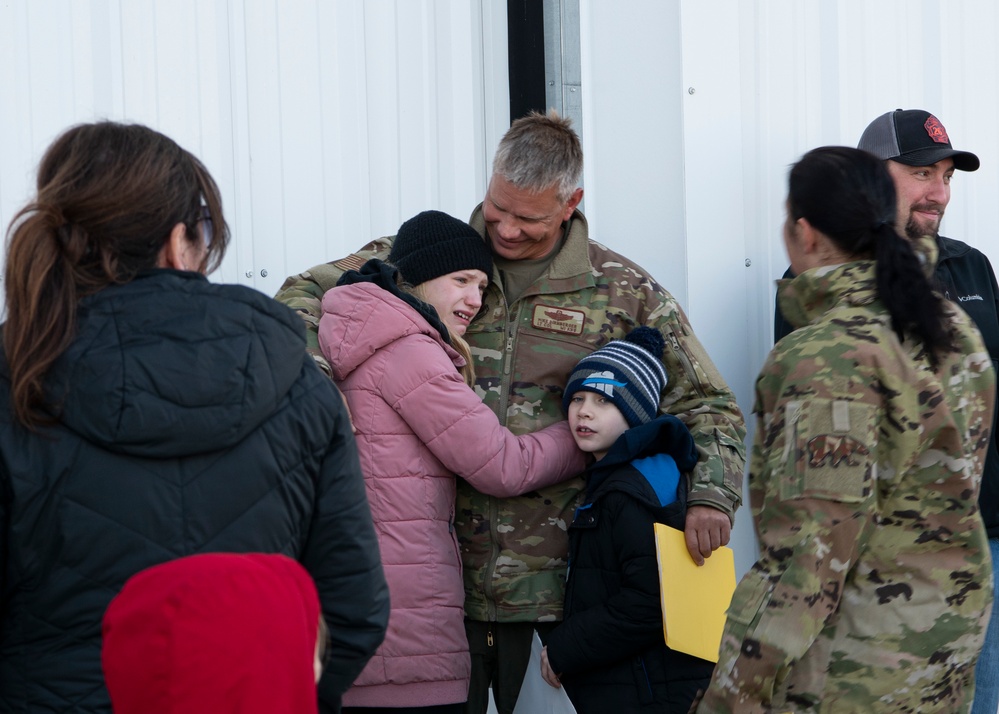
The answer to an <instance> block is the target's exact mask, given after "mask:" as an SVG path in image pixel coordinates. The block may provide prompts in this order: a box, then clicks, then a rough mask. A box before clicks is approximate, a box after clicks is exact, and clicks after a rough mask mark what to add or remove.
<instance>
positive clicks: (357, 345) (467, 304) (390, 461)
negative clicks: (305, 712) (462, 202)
mask: <svg viewBox="0 0 999 714" xmlns="http://www.w3.org/2000/svg"><path fill="white" fill-rule="evenodd" d="M389 261H390V263H391V264H387V263H384V262H382V261H379V260H371V261H369V262H368V263H366V264H365V265H364V267H363V268H362V269H361V270H360V271H358V272H354V271H351V272H348V273H346V274H344V276H343V277H342V278H341V280H340V283H339V285H338V286H337V287H336V288H334V289H333V290H330V291H328V292H327V293H326V295H325V296H324V298H323V316H322V318H321V320H320V323H319V343H320V346H321V347H322V350H323V354H324V355H325V356H326V358H327V360H329V363H330V365H331V366H332V368H333V377H334V379H335V380H336V383H337V386H338V387H339V388H340V390H341V392H342V393H343V395H344V398H345V399H346V401H347V405H348V407H349V408H350V413H351V417H352V420H353V424H354V430H355V437H356V439H357V447H358V451H359V454H360V457H361V469H362V471H363V472H364V479H365V484H366V486H367V493H368V500H369V502H370V504H371V512H372V516H373V517H374V521H375V529H376V531H377V534H378V541H379V546H380V548H381V556H382V563H383V565H384V568H385V576H386V579H387V580H388V584H389V592H390V598H391V603H392V605H391V614H390V616H389V627H388V633H387V635H386V637H385V641H384V643H383V644H382V646H381V647H380V648H379V649H378V651H377V652H376V653H375V655H374V657H373V658H372V659H371V661H370V662H369V663H368V665H367V667H366V668H365V669H364V671H363V672H362V673H361V675H360V677H358V679H357V680H356V681H355V682H354V686H353V687H352V688H351V689H350V690H349V691H348V692H347V693H346V694H345V695H344V696H343V704H344V712H345V714H347V713H349V712H351V711H352V710H353V709H355V708H369V707H370V708H373V707H378V708H389V709H394V708H398V709H406V710H407V711H409V710H418V711H420V712H426V713H429V712H434V713H435V714H444V713H448V714H450V713H451V712H454V713H455V714H458V713H460V712H461V711H462V710H463V706H462V705H463V704H464V702H465V700H466V698H467V694H468V683H469V674H470V667H471V660H470V657H469V653H468V643H467V641H466V639H465V629H464V610H463V602H464V588H463V584H462V577H461V560H460V557H459V551H458V543H457V540H456V538H455V535H454V528H453V523H454V503H455V475H458V476H461V477H462V478H464V479H466V480H467V481H468V482H469V483H471V484H472V485H473V486H474V487H475V488H476V489H478V490H479V491H482V492H483V493H486V494H489V495H493V496H503V497H506V496H514V495H518V494H521V493H524V492H526V491H531V490H533V489H536V488H541V487H543V486H548V485H551V484H553V483H557V482H559V481H562V480H564V479H566V478H569V477H572V476H575V475H577V474H578V473H580V472H581V471H582V470H583V469H584V468H585V466H586V460H585V457H584V455H583V453H582V452H580V451H579V450H578V449H577V447H576V445H575V442H574V440H573V438H572V435H571V434H570V433H569V429H568V424H567V423H566V422H561V423H559V424H555V425H553V426H550V427H548V428H547V429H544V430H542V431H539V432H537V433H534V434H526V435H523V436H514V435H513V434H511V433H510V432H509V431H508V430H507V429H506V428H504V427H502V426H501V425H500V423H499V421H498V420H497V418H496V415H495V414H493V412H492V411H491V410H490V409H489V408H488V407H487V406H485V405H484V404H483V403H482V401H481V400H480V399H479V397H478V396H477V395H476V394H475V392H474V391H472V389H471V388H470V387H469V385H470V384H471V380H472V372H471V360H470V354H469V352H468V347H467V345H466V344H465V343H464V340H463V339H462V335H464V333H465V330H466V329H467V327H468V325H469V323H470V322H471V320H472V319H473V318H474V317H475V315H476V314H477V313H478V311H479V308H480V307H481V305H482V294H483V292H484V291H485V288H486V286H487V285H488V282H489V277H490V276H491V275H492V256H491V254H490V252H489V248H488V246H487V245H486V243H485V242H484V241H483V239H482V238H481V237H480V236H479V234H478V233H476V231H475V230H474V229H473V228H472V227H471V226H469V225H467V224H466V223H464V222H462V221H460V220H458V219H456V218H452V217H451V216H448V215H447V214H445V213H441V212H439V211H426V212H424V213H421V214H419V215H417V216H416V217H414V218H411V219H410V220H408V221H406V222H405V223H404V224H403V225H402V227H401V228H400V229H399V233H398V235H397V237H396V239H395V242H394V244H393V247H392V252H391V253H390V254H389ZM397 269H398V270H397ZM400 274H401V278H402V279H403V280H405V281H406V282H405V284H404V286H403V287H404V288H405V289H401V288H400V285H399V276H400ZM410 287H411V288H412V289H411V290H410V289H409V288H410ZM357 711H358V712H361V711H363V709H358V710H357Z"/></svg>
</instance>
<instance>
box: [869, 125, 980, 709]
mask: <svg viewBox="0 0 999 714" xmlns="http://www.w3.org/2000/svg"><path fill="white" fill-rule="evenodd" d="M857 148H858V149H863V150H864V151H869V152H871V153H872V154H874V155H875V156H877V157H878V158H879V159H886V160H887V167H888V172H889V173H890V174H891V175H892V178H893V179H895V190H896V191H897V192H898V222H899V232H900V233H906V234H908V235H909V237H916V236H921V235H927V234H929V235H934V236H935V235H937V231H938V230H939V229H940V220H941V219H942V218H943V215H944V211H945V210H946V209H947V204H948V203H949V202H950V179H951V177H952V176H953V175H954V170H955V169H959V170H961V171H976V170H977V169H978V166H979V161H978V157H977V156H975V155H974V154H972V153H971V152H968V151H958V150H957V149H955V148H954V147H953V146H951V144H950V137H949V136H948V135H947V130H946V129H944V125H943V124H941V123H940V120H939V119H937V118H936V117H935V116H933V115H932V114H930V113H929V112H927V111H923V110H922V109H896V110H895V111H893V112H888V113H887V114H882V115H881V116H879V117H878V118H877V119H875V120H874V121H872V122H871V123H870V124H869V125H868V126H867V129H865V130H864V134H863V136H861V137H860V143H859V144H858V145H857ZM903 221H904V223H903ZM962 245H963V244H962ZM941 257H943V256H942V255H941ZM993 714H994V713H993Z"/></svg>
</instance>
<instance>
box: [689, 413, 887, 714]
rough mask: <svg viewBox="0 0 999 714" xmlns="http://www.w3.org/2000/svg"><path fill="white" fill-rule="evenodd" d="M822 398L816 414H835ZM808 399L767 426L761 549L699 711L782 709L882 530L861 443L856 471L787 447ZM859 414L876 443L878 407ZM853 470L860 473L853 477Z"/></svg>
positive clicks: (757, 502)
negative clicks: (807, 459) (794, 677)
mask: <svg viewBox="0 0 999 714" xmlns="http://www.w3.org/2000/svg"><path fill="white" fill-rule="evenodd" d="M816 401H824V404H823V405H820V406H819V407H817V408H815V405H814V404H809V405H808V407H809V408H810V409H811V411H810V414H809V417H810V418H811V419H812V420H813V421H817V420H820V419H821V418H823V417H822V414H821V412H822V411H823V410H826V408H827V407H828V410H827V411H830V412H831V411H833V406H832V402H831V401H830V400H816ZM800 404H801V403H800V402H788V403H786V404H785V405H783V406H781V407H779V408H778V409H777V410H776V414H775V415H774V416H773V418H770V416H769V415H768V416H766V417H763V416H761V417H760V419H759V420H758V423H757V430H756V438H755V443H754V446H753V454H752V464H751V469H750V472H751V473H752V474H753V479H754V483H753V492H754V502H753V503H754V509H753V510H754V514H755V515H756V518H757V523H758V533H759V535H760V554H761V555H760V559H759V561H757V563H756V564H755V565H754V566H753V568H752V569H751V570H750V571H749V572H748V573H747V574H746V575H745V576H744V577H743V579H742V580H741V581H740V583H739V586H738V587H737V588H736V591H735V594H734V595H733V597H732V602H731V604H730V606H729V610H728V614H727V619H726V623H725V632H724V635H723V636H722V642H721V647H720V652H719V659H718V665H717V666H716V668H715V673H714V676H713V678H712V681H711V686H710V687H709V688H708V690H707V692H706V693H705V695H704V698H703V699H702V701H701V704H700V706H699V708H698V709H697V711H698V713H699V714H706V713H713V712H740V713H741V712H761V713H762V712H771V711H782V710H783V709H781V708H777V709H774V708H772V707H780V706H781V705H782V704H783V703H784V700H785V696H784V695H785V692H784V687H783V685H784V682H785V680H786V679H787V676H788V674H789V672H790V671H791V668H792V666H793V665H794V664H795V662H797V661H799V660H801V659H802V657H803V655H804V654H805V653H806V652H807V651H808V649H809V648H810V647H811V646H812V644H813V642H814V641H815V639H816V638H817V637H818V636H819V634H820V633H821V632H822V629H823V627H824V626H825V625H826V622H827V620H828V619H829V618H830V617H831V616H833V615H834V614H835V613H836V612H837V610H838V609H839V606H840V599H841V597H842V593H843V590H844V583H845V580H846V577H847V575H848V573H850V571H851V568H852V567H853V564H854V563H856V561H857V558H858V557H859V553H860V550H861V548H862V546H863V543H865V542H866V540H867V539H868V537H869V535H870V533H871V532H872V530H873V528H874V524H875V520H876V519H875V509H876V493H875V491H874V489H873V488H872V481H871V478H870V474H871V473H872V470H873V469H872V465H871V463H870V461H871V459H872V458H874V457H873V456H871V455H870V454H869V453H866V452H865V451H864V450H862V449H861V450H858V451H856V452H854V453H853V454H852V455H851V459H850V468H849V469H843V468H841V469H839V470H837V469H836V468H835V467H834V466H833V465H832V462H833V459H831V458H830V459H829V460H828V463H826V464H825V465H820V466H818V467H814V465H813V466H810V467H808V468H804V466H805V465H804V464H803V463H802V462H801V461H800V458H801V457H800V456H798V457H795V458H789V457H788V454H790V453H794V454H800V453H801V452H799V451H798V450H797V449H787V448H785V442H786V438H785V433H786V429H785V424H786V423H788V422H794V421H796V419H797V417H796V416H795V414H794V412H795V410H797V409H799V408H800ZM850 415H851V434H853V433H855V434H856V437H857V443H859V442H860V440H861V439H863V440H867V439H868V437H869V436H870V432H873V431H874V430H876V428H877V427H876V414H875V408H874V407H873V406H872V405H869V404H857V405H855V406H852V407H851V412H850ZM826 416H829V415H826ZM800 440H801V436H800V435H798V437H797V438H796V441H800ZM846 470H849V471H850V472H851V474H855V475H856V476H857V478H856V479H845V478H844V474H843V473H842V472H843V471H846ZM803 474H804V475H803ZM837 479H839V480H838V481H837ZM799 694H804V693H799Z"/></svg>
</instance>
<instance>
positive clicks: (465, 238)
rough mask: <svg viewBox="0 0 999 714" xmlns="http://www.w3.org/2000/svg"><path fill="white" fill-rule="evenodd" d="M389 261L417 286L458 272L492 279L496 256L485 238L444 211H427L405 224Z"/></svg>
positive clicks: (408, 281) (405, 278)
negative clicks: (471, 272)
mask: <svg viewBox="0 0 999 714" xmlns="http://www.w3.org/2000/svg"><path fill="white" fill-rule="evenodd" d="M388 261H389V262H390V263H392V264H393V265H394V266H396V267H397V268H399V272H400V273H402V279H403V280H405V281H406V282H407V283H409V284H410V285H414V286H415V285H419V284H421V283H425V282H427V281H428V280H433V279H434V278H439V277H440V276H442V275H447V274H448V273H454V272H456V271H459V270H481V271H482V272H483V273H485V274H486V277H488V278H490V279H492V277H493V256H492V253H490V252H489V246H488V245H486V242H485V241H484V240H482V236H480V235H479V234H478V233H476V232H475V229H474V228H472V227H471V226H470V225H468V224H467V223H465V222H464V221H460V220H458V219H457V218H454V217H452V216H449V215H448V214H446V213H443V212H441V211H424V212H423V213H419V214H417V215H415V216H413V217H412V218H410V219H409V220H408V221H406V222H405V223H403V224H402V225H401V226H400V227H399V233H398V234H397V235H396V237H395V242H394V243H393V244H392V250H391V252H390V253H389V256H388Z"/></svg>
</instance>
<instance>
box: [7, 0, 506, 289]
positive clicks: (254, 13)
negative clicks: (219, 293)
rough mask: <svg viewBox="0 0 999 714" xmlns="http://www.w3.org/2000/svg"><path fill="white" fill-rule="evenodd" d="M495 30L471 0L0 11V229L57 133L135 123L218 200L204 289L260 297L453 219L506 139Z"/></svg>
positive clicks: (185, 0) (500, 47)
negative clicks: (425, 216) (195, 159)
mask: <svg viewBox="0 0 999 714" xmlns="http://www.w3.org/2000/svg"><path fill="white" fill-rule="evenodd" d="M505 25H506V10H505V4H502V3H489V2H479V1H477V0H337V1H336V2H327V1H324V0H291V1H287V0H280V1H279V0H248V1H247V2H240V1H238V0H231V1H229V2H227V1H226V0H209V1H203V0H30V1H29V0H0V97H2V99H0V221H2V224H3V226H4V227H5V228H6V226H7V224H8V223H9V221H10V219H11V218H12V216H13V214H14V212H15V211H16V210H17V208H19V207H20V206H21V205H23V203H24V202H25V200H26V198H27V197H28V195H29V189H30V186H31V181H32V180H33V172H34V169H35V167H36V165H37V162H38V159H39V158H40V156H41V153H42V152H43V151H44V149H45V147H46V146H47V145H48V143H49V142H50V141H51V140H52V139H53V138H54V137H55V136H56V135H57V133H58V132H59V131H61V130H62V129H64V128H65V127H67V126H69V125H71V124H74V123H77V122H81V121H89V120H92V119H94V118H110V119H119V120H128V121H136V122H141V123H145V124H148V125H150V126H152V127H154V128H156V129H158V130H160V131H163V132H164V133H166V134H168V135H170V136H171V137H173V138H174V139H176V140H177V141H178V142H179V143H180V144H182V145H183V146H185V147H187V148H189V149H190V150H192V151H193V152H195V153H196V154H197V155H198V156H200V157H201V158H202V159H203V160H204V161H205V163H206V164H207V165H208V168H209V170H210V171H211V172H212V174H213V175H214V176H215V178H216V180H217V181H218V182H219V184H220V185H221V187H222V190H223V193H224V196H223V198H224V201H225V206H226V214H227V216H228V219H229V221H230V224H231V226H232V228H233V230H234V235H235V236H236V242H235V244H234V246H233V248H232V250H231V251H230V254H229V256H228V258H227V260H226V262H225V263H224V264H223V268H222V271H221V273H220V274H219V275H217V276H215V277H216V279H220V280H224V281H226V282H237V281H238V282H241V283H244V284H248V285H252V286H254V287H257V288H259V289H260V290H262V291H264V292H266V293H269V294H273V293H274V292H276V291H277V289H278V287H279V286H280V285H281V282H282V280H283V279H284V277H285V276H287V275H288V274H290V273H294V272H299V271H301V270H304V269H305V268H307V267H309V266H310V265H313V264H314V263H317V262H322V261H323V260H328V259H332V258H334V257H337V256H341V255H344V254H346V253H347V252H349V251H351V250H353V249H355V248H357V247H359V246H361V245H363V244H364V243H366V242H367V241H368V240H370V239H371V238H372V237H374V236H377V235H385V234H388V233H392V232H394V231H395V229H396V228H397V227H398V225H399V223H400V222H401V221H402V220H403V219H404V218H407V217H409V216H411V215H413V214H415V213H417V212H418V211H420V210H423V209H425V208H428V207H438V208H441V209H443V210H446V211H449V212H452V213H455V214H456V215H459V216H462V217H465V216H467V214H468V213H469V211H470V210H471V208H472V207H473V206H474V205H475V204H476V203H477V202H478V201H479V200H480V199H481V196H482V193H483V191H484V187H485V180H486V172H487V171H488V161H487V156H488V153H490V152H487V150H486V146H495V143H496V141H498V138H499V136H500V135H502V132H503V131H505V129H506V127H507V126H508V114H509V110H508V106H509V102H508V99H507V95H506V90H507V73H506V64H505V62H506V39H505V38H506V27H505ZM487 27H488V28H489V30H488V32H486V31H485V30H484V28H487ZM497 38H498V39H497Z"/></svg>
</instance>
